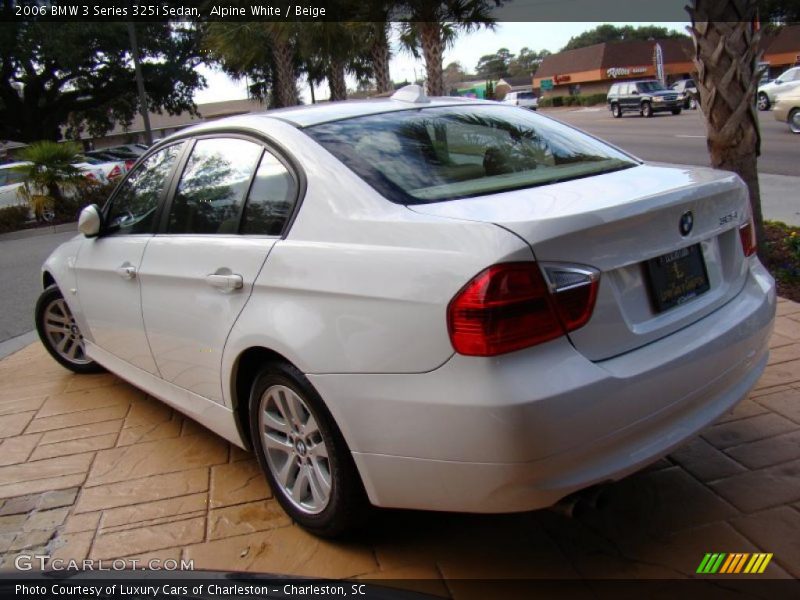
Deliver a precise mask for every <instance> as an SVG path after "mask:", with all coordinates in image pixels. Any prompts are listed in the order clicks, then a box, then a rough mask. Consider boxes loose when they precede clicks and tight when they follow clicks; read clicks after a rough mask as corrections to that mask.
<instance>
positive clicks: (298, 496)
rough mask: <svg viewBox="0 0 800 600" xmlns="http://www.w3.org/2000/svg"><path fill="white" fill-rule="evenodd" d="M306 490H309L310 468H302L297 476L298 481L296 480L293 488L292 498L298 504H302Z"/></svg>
mask: <svg viewBox="0 0 800 600" xmlns="http://www.w3.org/2000/svg"><path fill="white" fill-rule="evenodd" d="M306 488H308V467H300V472H299V473H298V474H297V479H295V480H294V485H293V486H292V498H294V499H295V501H296V502H302V501H303V496H302V494H303V493H304V492H305V491H306Z"/></svg>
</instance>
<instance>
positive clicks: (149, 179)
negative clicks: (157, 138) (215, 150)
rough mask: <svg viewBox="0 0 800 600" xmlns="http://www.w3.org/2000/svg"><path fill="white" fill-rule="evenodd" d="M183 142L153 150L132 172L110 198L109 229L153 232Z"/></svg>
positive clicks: (116, 231) (119, 232)
mask: <svg viewBox="0 0 800 600" xmlns="http://www.w3.org/2000/svg"><path fill="white" fill-rule="evenodd" d="M182 147H183V143H180V144H173V145H172V146H168V147H166V148H163V149H161V150H159V151H158V152H156V153H155V154H152V155H151V156H149V157H148V158H146V159H145V160H144V162H143V163H142V164H140V165H139V166H138V167H137V168H136V170H135V171H134V172H133V173H131V174H130V176H129V177H128V178H127V179H126V180H125V182H124V183H123V184H122V186H121V187H120V189H119V191H118V192H117V193H116V194H115V195H114V197H113V198H112V199H111V205H110V206H108V208H107V211H106V217H105V221H106V229H108V230H109V233H110V234H113V235H126V234H134V233H152V232H153V231H154V230H155V215H156V212H157V211H158V203H159V200H160V199H161V193H162V192H163V190H164V185H165V184H166V182H167V179H168V178H169V174H170V172H171V171H172V166H173V165H174V164H175V160H176V159H177V158H178V154H179V153H180V151H181V148H182Z"/></svg>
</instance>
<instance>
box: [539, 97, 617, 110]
mask: <svg viewBox="0 0 800 600" xmlns="http://www.w3.org/2000/svg"><path fill="white" fill-rule="evenodd" d="M605 103H606V95H605V94H587V95H585V96H548V97H547V98H539V107H540V108H549V107H551V106H597V105H598V104H605Z"/></svg>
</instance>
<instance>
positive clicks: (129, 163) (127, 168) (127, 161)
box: [125, 159, 136, 171]
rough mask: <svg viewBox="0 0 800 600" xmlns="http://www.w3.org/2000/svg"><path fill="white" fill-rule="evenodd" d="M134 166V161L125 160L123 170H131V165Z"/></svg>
mask: <svg viewBox="0 0 800 600" xmlns="http://www.w3.org/2000/svg"><path fill="white" fill-rule="evenodd" d="M135 164H136V161H135V160H133V159H131V160H126V161H125V170H126V171H130V170H131V167H133V165H135Z"/></svg>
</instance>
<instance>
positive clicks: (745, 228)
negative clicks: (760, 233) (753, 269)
mask: <svg viewBox="0 0 800 600" xmlns="http://www.w3.org/2000/svg"><path fill="white" fill-rule="evenodd" d="M739 237H740V238H741V240H742V250H744V255H745V256H753V254H755V253H756V250H758V243H757V242H756V227H755V225H754V224H753V219H750V220H749V221H747V223H745V224H744V225H742V226H741V227H739Z"/></svg>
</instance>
